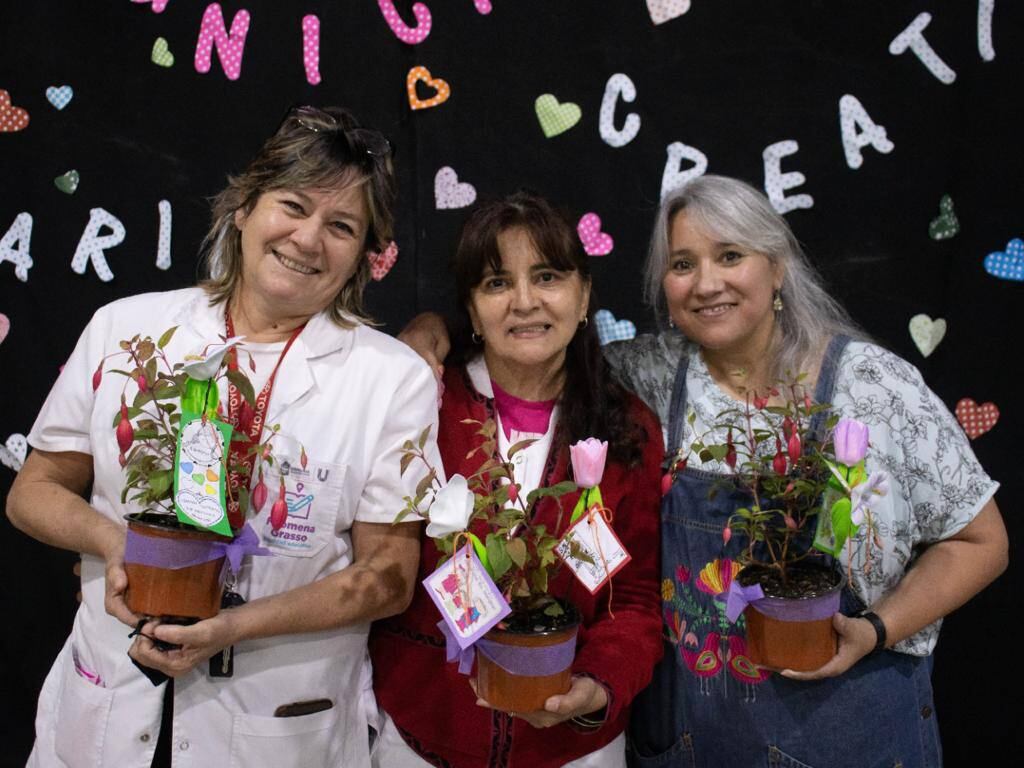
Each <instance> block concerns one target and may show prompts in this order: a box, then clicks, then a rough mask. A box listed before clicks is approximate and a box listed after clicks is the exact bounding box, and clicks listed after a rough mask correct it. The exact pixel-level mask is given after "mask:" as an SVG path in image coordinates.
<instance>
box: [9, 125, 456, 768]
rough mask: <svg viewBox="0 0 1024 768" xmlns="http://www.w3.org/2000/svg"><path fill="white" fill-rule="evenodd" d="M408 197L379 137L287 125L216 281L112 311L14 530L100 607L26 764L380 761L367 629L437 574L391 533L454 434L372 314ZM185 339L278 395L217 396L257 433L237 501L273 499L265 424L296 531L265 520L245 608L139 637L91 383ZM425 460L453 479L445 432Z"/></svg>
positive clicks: (82, 631)
mask: <svg viewBox="0 0 1024 768" xmlns="http://www.w3.org/2000/svg"><path fill="white" fill-rule="evenodd" d="M394 188H395V180H394V172H393V169H392V165H391V147H390V144H389V143H388V141H387V140H386V139H385V138H384V137H383V136H382V135H381V134H379V133H377V132H376V131H371V130H369V129H366V128H363V127H361V126H359V124H358V123H357V122H356V121H355V119H354V118H353V117H352V116H351V115H350V114H349V113H348V112H346V111H345V110H342V109H338V108H333V107H329V108H325V109H316V108H313V107H298V108H295V109H292V110H290V111H289V112H288V114H287V115H286V116H285V118H284V120H283V122H282V123H281V125H280V127H279V128H278V129H277V131H276V132H275V133H274V135H273V136H271V137H270V139H268V140H267V142H266V143H265V144H264V145H263V147H262V149H261V150H260V152H259V153H258V154H257V156H256V158H255V159H254V160H253V161H252V162H251V163H250V164H249V166H248V167H247V168H246V169H245V171H244V172H242V173H241V174H239V175H237V176H235V177H232V178H230V179H229V181H228V186H227V188H226V189H225V190H224V191H223V192H222V193H221V194H220V195H219V196H218V197H217V198H216V199H215V201H214V210H213V225H212V227H211V230H210V233H209V236H208V237H207V240H206V243H207V247H208V253H207V255H208V258H209V260H210V265H211V269H210V278H209V280H207V281H206V282H204V283H202V284H201V285H199V286H197V287H193V288H186V289H184V290H178V291H167V292H163V293H151V294H145V295H142V296H132V297H129V298H125V299H121V300H119V301H116V302H114V303H112V304H109V305H107V306H105V307H102V308H100V309H99V310H97V312H96V314H95V315H94V317H93V319H92V321H91V322H90V323H89V325H88V327H87V328H86V330H85V332H84V333H83V334H82V336H81V338H80V340H79V342H78V345H77V346H76V348H75V350H74V352H73V353H72V355H71V358H70V359H69V360H68V362H67V365H65V366H64V369H63V371H62V373H61V375H60V377H59V378H58V379H57V382H56V384H55V385H54V387H53V390H52V391H51V393H50V395H49V397H48V398H47V400H46V403H45V404H44V406H43V409H42V411H41V412H40V414H39V417H38V418H37V420H36V422H35V425H34V426H33V428H32V431H31V433H30V435H29V438H28V441H29V443H30V444H31V445H32V446H33V448H34V450H33V452H32V453H31V454H30V455H29V457H28V459H27V460H26V461H25V464H24V467H23V469H22V471H21V472H20V473H19V475H18V478H17V480H16V481H15V483H14V487H13V488H12V490H11V493H10V496H9V497H8V500H7V513H8V515H9V516H10V518H11V521H12V522H13V523H14V524H15V525H16V526H17V527H19V528H21V529H22V530H23V531H25V532H26V533H28V534H29V535H31V536H33V537H35V538H37V539H39V540H40V541H43V542H46V543H48V544H52V545H54V546H57V547H62V548H64V549H69V550H72V551H76V552H81V553H82V566H81V578H82V604H81V607H80V608H79V610H78V613H77V615H76V617H75V624H74V628H73V629H72V632H71V635H70V637H69V638H68V640H67V642H66V643H65V645H64V648H63V650H62V651H61V652H60V655H59V656H58V658H57V661H56V662H55V664H54V666H53V668H52V669H51V671H50V674H49V675H48V676H47V679H46V682H45V683H44V685H43V690H42V693H41V695H40V697H39V709H38V715H37V718H36V742H35V748H34V750H33V752H32V756H31V757H30V758H29V765H30V766H40V767H43V766H56V765H76V766H77V765H89V766H102V767H110V768H122V767H123V766H150V765H152V766H165V765H170V764H171V762H172V755H173V762H174V764H176V765H179V764H181V761H182V760H187V762H188V764H190V765H196V766H220V765H224V766H226V765H228V764H229V763H230V764H232V765H244V766H246V767H247V768H259V767H260V766H268V767H269V766H273V768H287V767H288V766H292V767H293V768H312V767H313V766H323V768H328V766H330V767H334V766H367V765H369V743H368V734H367V727H366V724H367V716H368V711H367V710H368V707H367V706H366V704H365V703H364V701H363V700H362V697H361V695H360V692H361V691H362V690H363V689H364V688H365V687H366V686H367V685H368V684H369V679H370V670H369V662H368V660H367V654H366V643H367V635H368V633H369V628H370V622H371V621H372V620H373V619H376V618H381V617H384V616H389V615H391V614H395V613H399V612H401V611H402V610H404V609H405V607H406V606H407V605H408V602H409V599H410V598H411V596H412V592H413V587H414V579H415V576H416V571H417V564H418V560H419V532H420V524H419V523H417V522H406V523H401V524H394V523H393V521H394V519H395V515H396V513H397V512H398V511H400V510H401V509H402V507H403V506H404V501H403V497H404V496H409V495H415V486H416V478H414V477H413V476H412V475H411V474H407V475H406V476H405V477H402V476H401V473H400V459H401V448H402V445H403V444H404V443H407V442H409V441H410V440H413V441H414V440H416V439H417V438H418V437H419V435H420V434H421V432H422V431H423V430H424V427H427V426H431V427H433V429H432V430H431V432H432V434H435V435H436V423H437V404H436V394H437V389H436V385H435V382H434V379H433V377H432V375H431V373H430V371H429V370H428V368H427V366H426V365H424V364H423V362H422V361H421V360H420V359H419V358H418V357H416V356H415V355H414V354H412V353H411V352H410V351H409V350H408V349H407V348H406V347H405V346H404V345H402V344H400V343H398V342H396V341H394V340H393V339H391V338H389V337H387V336H385V335H384V334H382V333H380V332H378V331H376V330H374V329H373V328H371V327H369V326H368V325H367V324H366V318H365V315H364V312H363V309H362V290H363V287H364V286H365V285H366V283H367V280H368V279H369V275H370V266H371V265H370V261H371V259H373V258H375V255H376V254H377V253H379V252H380V251H381V250H383V249H384V248H385V247H386V245H387V243H388V242H389V241H390V239H391V231H392V230H391V225H392V218H391V205H392V203H393V200H394ZM169 326H176V327H177V330H176V332H175V333H174V334H173V336H172V337H171V338H170V341H168V342H167V343H166V346H164V349H163V355H166V358H167V359H168V360H172V361H180V360H183V359H185V357H186V355H188V354H193V353H195V352H196V351H198V350H201V349H203V348H204V347H205V346H206V345H209V344H211V343H215V342H217V341H219V340H220V339H221V338H226V337H234V336H243V337H244V339H245V351H246V353H247V354H246V356H245V359H247V360H248V361H249V365H248V367H249V368H250V370H251V375H250V377H249V378H250V383H251V384H252V385H253V389H254V390H255V392H257V393H259V396H258V397H257V398H255V403H254V405H252V406H248V405H242V404H241V402H242V400H241V398H240V397H238V396H237V395H235V396H232V391H233V390H232V389H231V387H229V386H228V384H227V383H226V382H218V383H219V384H220V386H221V388H222V389H223V390H224V391H222V392H221V393H220V397H219V399H220V401H221V402H223V403H225V409H224V410H225V411H226V412H225V413H224V414H223V416H222V417H221V418H223V419H224V420H225V421H227V422H229V423H230V424H231V425H232V427H235V428H238V429H239V430H240V431H242V433H243V435H245V436H246V437H248V442H247V441H246V440H244V439H243V440H241V441H240V442H241V443H242V445H241V447H240V448H239V449H238V450H239V451H240V453H241V455H242V456H243V457H245V456H248V457H249V458H248V470H247V471H241V470H239V471H237V472H236V470H235V468H234V466H233V465H232V466H230V467H229V468H228V470H229V472H231V474H232V475H234V477H233V478H232V480H233V481H234V480H237V482H238V483H244V484H245V485H243V486H240V487H245V486H249V485H252V484H253V483H254V481H255V477H254V475H255V472H254V471H253V462H254V460H255V456H254V455H253V452H252V451H248V452H247V451H246V448H247V446H248V444H249V443H255V444H259V443H260V442H261V441H262V439H263V438H261V434H262V433H261V430H263V429H264V425H266V429H267V430H274V456H275V459H276V461H275V462H274V464H273V465H272V466H264V468H263V472H262V473H261V476H262V474H265V475H266V480H265V482H266V485H267V486H269V487H270V488H273V489H274V490H275V492H279V493H280V496H279V498H280V500H282V501H285V502H286V504H287V514H286V515H285V517H284V519H281V517H280V511H279V512H278V513H277V515H276V516H273V517H272V515H271V510H270V506H271V505H269V504H264V505H263V509H262V511H261V510H259V509H258V508H257V509H256V514H255V515H252V516H251V517H250V520H249V522H248V524H247V526H246V527H251V529H252V531H251V532H250V533H251V534H252V536H253V537H255V538H258V542H259V545H260V546H261V547H262V548H264V549H265V550H269V552H264V554H271V555H274V556H273V557H253V558H247V559H246V560H245V561H242V564H241V568H240V569H238V572H237V573H236V574H235V575H234V586H233V589H234V590H235V592H236V593H237V594H235V595H234V597H235V598H239V597H240V598H242V602H244V604H243V605H240V606H238V605H237V600H236V602H235V606H236V607H232V608H231V610H224V611H221V612H220V613H218V614H217V615H215V616H213V617H212V618H208V619H204V620H202V621H198V622H196V623H193V624H191V625H190V626H181V625H175V624H171V623H160V622H159V621H156V620H147V621H145V623H144V624H143V619H144V618H145V617H141V616H137V615H135V614H134V613H132V611H131V610H130V609H129V608H128V606H127V604H126V602H125V590H126V588H127V587H129V586H130V585H129V584H128V578H127V577H126V574H125V567H124V558H125V541H126V533H125V523H124V520H123V516H124V514H125V513H126V512H135V511H140V506H139V503H138V502H137V501H134V500H129V501H128V502H127V503H124V502H123V500H122V499H123V496H122V493H121V490H122V488H123V487H124V486H125V483H124V475H123V472H122V468H121V463H120V462H119V455H118V454H119V451H118V448H119V446H118V444H117V442H116V441H115V436H114V431H113V430H112V429H111V416H112V415H113V414H114V413H115V412H116V411H117V404H118V402H119V401H120V402H121V403H124V402H125V401H124V395H123V380H119V379H118V377H116V376H102V377H98V376H96V377H94V373H93V372H94V370H95V368H96V363H97V362H98V361H100V360H102V359H104V357H105V356H106V355H108V354H109V353H111V352H112V351H114V350H116V349H118V342H119V340H120V339H129V338H132V337H133V336H134V335H136V334H139V335H140V336H141V337H145V336H150V337H152V338H158V337H160V336H161V335H162V334H163V333H164V331H165V330H166V329H167V328H168V327H169ZM136 338H138V336H136ZM141 386H142V385H141V384H140V391H141ZM123 407H124V406H122V408H123ZM246 408H248V409H249V411H248V415H246V414H245V409H246ZM171 418H172V419H173V418H174V417H173V416H172V417H171ZM204 418H205V417H204ZM270 425H273V426H270ZM138 439H139V440H141V439H142V438H141V437H138ZM235 445H238V443H233V444H232V449H231V450H232V453H234V451H235V448H234V446H235ZM425 448H426V450H427V452H428V454H429V455H430V461H431V462H432V463H433V464H434V465H435V466H440V457H439V456H438V454H437V447H436V443H435V442H434V439H433V437H432V438H431V439H430V440H429V441H427V442H426V445H425ZM120 458H121V459H122V460H123V459H124V456H123V455H122V456H121V457H120ZM245 461H246V459H245V458H242V459H240V460H239V463H243V462H245ZM90 487H91V493H89V494H88V496H87V497H88V501H87V500H86V498H83V496H84V495H86V494H87V491H89V489H90ZM274 506H275V507H277V505H274ZM277 508H278V509H279V510H280V507H277ZM232 512H233V510H232V508H231V507H230V506H229V507H228V510H227V513H228V516H229V517H231V516H232ZM241 522H242V521H241V520H238V521H237V524H236V521H232V525H233V527H235V528H240V527H241ZM250 560H251V561H252V562H249V561H250ZM132 627H134V628H136V632H134V633H132V635H131V636H130V635H129V628H132ZM139 630H141V632H140V631H139ZM132 636H133V637H134V640H132V639H129V638H130V637H132ZM168 644H170V647H169V646H168ZM231 647H233V648H234V652H233V657H231V658H233V675H232V676H227V677H226V676H225V673H227V674H231V673H230V670H231V665H226V666H224V665H217V667H216V668H214V667H212V666H208V665H207V663H206V662H207V659H209V658H210V657H211V656H213V655H214V654H216V653H218V652H220V651H222V650H224V649H229V648H231ZM133 662H134V664H133ZM215 673H216V674H215ZM168 678H173V679H172V680H168Z"/></svg>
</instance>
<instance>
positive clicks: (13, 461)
mask: <svg viewBox="0 0 1024 768" xmlns="http://www.w3.org/2000/svg"><path fill="white" fill-rule="evenodd" d="M27 453H28V441H27V440H25V436H24V435H19V434H13V435H11V436H10V437H8V438H7V442H6V443H4V444H3V445H0V464H3V465H4V466H5V467H10V468H11V469H13V470H14V471H15V472H20V471H21V465H22V464H24V463H25V455H26V454H27Z"/></svg>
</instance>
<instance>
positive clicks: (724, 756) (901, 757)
mask: <svg viewBox="0 0 1024 768" xmlns="http://www.w3.org/2000/svg"><path fill="white" fill-rule="evenodd" d="M847 341H848V339H846V338H845V337H837V338H835V339H833V341H832V343H831V344H830V346H829V349H828V351H827V353H826V355H825V359H824V361H823V363H822V369H821V373H820V375H819V380H818V387H817V391H816V393H815V399H816V400H818V401H819V402H827V401H829V400H830V399H831V397H832V390H833V386H834V381H835V374H836V368H837V364H838V361H839V358H840V355H841V354H842V350H843V348H844V347H845V345H846V343H847ZM687 365H688V360H687V359H686V358H684V359H683V361H682V363H681V364H680V370H679V372H678V374H677V376H676V387H675V391H674V392H673V398H672V411H671V413H672V423H671V424H670V426H669V446H668V456H674V455H675V452H676V450H677V449H678V445H679V442H680V440H681V438H682V432H683V430H682V425H683V419H684V418H685V411H686V368H687ZM823 428H824V414H822V415H821V418H820V419H818V421H817V422H816V423H815V422H812V425H811V430H812V432H817V431H820V430H821V429H823ZM722 479H723V478H722V476H720V475H716V474H713V473H710V472H703V471H700V470H695V469H690V468H687V469H686V470H684V471H683V472H680V473H678V474H677V476H676V480H675V483H674V484H673V486H672V489H671V490H670V492H669V493H668V494H667V495H666V496H665V499H664V500H663V502H662V509H661V530H662V597H663V603H662V605H663V609H664V616H663V618H664V621H665V633H666V645H665V656H664V659H663V660H662V661H661V663H660V664H659V665H658V667H657V668H656V669H655V672H654V679H653V681H652V683H651V685H650V686H649V687H648V688H647V689H646V690H645V691H644V692H643V693H641V695H640V696H639V697H637V699H636V700H635V701H634V703H633V714H632V723H631V726H630V749H629V753H628V756H629V762H630V765H632V766H634V768H653V767H655V766H657V767H659V768H660V767H661V766H673V768H675V767H679V768H691V766H692V767H696V766H700V767H701V768H746V767H747V766H750V767H751V768H753V767H755V766H756V767H757V768H763V767H764V766H768V767H770V768H783V767H791V768H876V767H877V768H882V767H883V766H884V767H885V768H893V767H894V766H903V768H911V767H913V768H918V767H920V768H937V767H938V766H940V765H941V762H942V759H941V748H940V745H939V737H938V725H937V722H936V718H935V714H934V706H935V705H934V703H933V701H932V689H931V666H932V665H931V658H930V657H929V658H923V659H922V658H916V657H911V656H907V655H905V654H901V653H895V652H889V651H886V652H883V653H880V654H875V655H872V656H867V657H865V658H863V659H861V660H860V661H859V662H858V663H857V664H856V665H855V666H854V667H853V668H852V669H851V670H850V671H848V672H847V673H846V674H844V675H843V676H841V677H839V678H832V679H829V680H821V681H815V682H800V681H795V680H788V679H786V678H784V677H781V676H780V675H769V674H768V673H766V672H762V671H760V670H758V669H757V668H756V667H754V665H753V664H752V663H751V662H750V661H749V659H748V658H747V657H746V640H745V635H746V628H745V625H744V622H743V619H742V617H741V618H740V620H739V621H738V622H737V623H736V624H730V623H729V621H728V619H726V617H725V606H724V603H723V602H722V601H721V600H718V599H717V595H716V594H715V593H716V591H717V590H719V589H720V588H721V587H722V586H723V584H727V583H728V580H729V579H730V578H731V575H732V572H733V571H734V570H735V566H733V565H732V564H731V562H730V561H731V560H732V558H733V557H735V555H736V554H737V553H738V549H739V546H740V544H739V542H730V543H729V544H728V545H723V542H722V529H723V527H724V526H725V524H726V521H727V520H728V518H729V516H730V515H731V514H732V512H733V511H734V510H735V509H736V508H737V507H740V506H744V505H747V504H748V503H749V499H748V497H746V496H745V495H744V494H742V493H741V492H739V491H737V490H735V489H734V488H731V487H730V486H729V485H728V484H725V483H722ZM713 487H718V490H717V492H716V493H714V494H713V495H711V497H710V498H709V492H710V491H711V489H712V488H713ZM862 608H863V605H862V603H861V602H860V601H859V600H858V599H857V597H856V596H855V595H854V594H853V593H852V592H851V591H850V590H849V589H844V590H843V595H842V603H841V611H842V612H843V613H845V614H847V615H850V614H855V613H857V612H858V611H860V610H861V609H862Z"/></svg>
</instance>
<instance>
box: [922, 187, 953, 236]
mask: <svg viewBox="0 0 1024 768" xmlns="http://www.w3.org/2000/svg"><path fill="white" fill-rule="evenodd" d="M959 231H960V222H959V221H957V218H956V214H955V213H953V198H951V197H950V196H949V195H943V196H942V199H941V200H939V215H938V216H937V217H936V218H934V219H932V223H931V224H929V225H928V235H929V236H930V237H931V239H932V240H949V238H951V237H953V236H954V235H955V234H956V233H957V232H959Z"/></svg>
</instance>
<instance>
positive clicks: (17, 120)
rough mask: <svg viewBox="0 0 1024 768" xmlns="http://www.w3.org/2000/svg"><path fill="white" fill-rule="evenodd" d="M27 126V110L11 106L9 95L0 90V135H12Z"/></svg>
mask: <svg viewBox="0 0 1024 768" xmlns="http://www.w3.org/2000/svg"><path fill="white" fill-rule="evenodd" d="M26 125H28V110H25V109H22V108H21V107H16V106H14V105H13V104H11V94H9V93H8V92H7V91H5V90H3V89H2V88H0V133H14V132H15V131H20V130H21V129H23V128H24V127H25V126H26Z"/></svg>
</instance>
